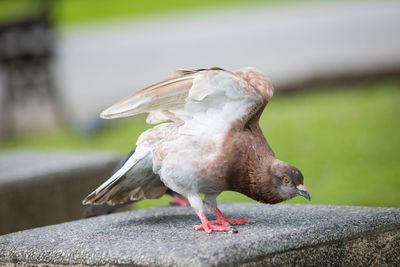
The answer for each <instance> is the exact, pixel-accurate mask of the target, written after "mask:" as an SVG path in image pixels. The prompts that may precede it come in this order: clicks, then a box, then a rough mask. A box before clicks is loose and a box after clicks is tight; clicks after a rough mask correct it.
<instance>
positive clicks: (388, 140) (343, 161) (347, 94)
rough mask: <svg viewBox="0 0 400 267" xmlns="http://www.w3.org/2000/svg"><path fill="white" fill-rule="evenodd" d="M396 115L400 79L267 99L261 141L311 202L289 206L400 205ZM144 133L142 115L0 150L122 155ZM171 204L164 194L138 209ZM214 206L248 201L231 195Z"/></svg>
mask: <svg viewBox="0 0 400 267" xmlns="http://www.w3.org/2000/svg"><path fill="white" fill-rule="evenodd" d="M110 104H111V103H110ZM399 115H400V80H386V81H379V82H374V83H369V84H361V85H357V86H342V87H337V88H326V90H318V91H309V92H305V93H296V94H291V95H280V96H275V97H274V98H272V101H271V103H269V104H268V106H267V108H266V110H265V112H264V114H263V116H262V118H261V125H262V129H263V131H264V135H265V136H266V137H267V140H268V141H269V143H270V145H271V147H272V148H273V149H274V151H275V152H276V155H277V157H278V158H279V159H281V160H284V161H287V162H289V163H291V164H293V165H295V166H296V167H298V168H299V169H300V170H301V171H302V172H303V175H304V177H305V180H304V181H305V184H306V185H307V187H308V189H309V192H310V194H311V197H312V201H311V202H308V201H306V200H304V199H302V198H300V197H296V198H295V199H293V200H290V201H288V202H289V203H311V204H333V205H360V206H385V207H400V194H399V192H400V164H399V162H400V140H399V136H400V134H399V132H400V123H399V117H398V116H399ZM149 127H151V126H150V125H146V124H145V123H144V117H138V118H133V119H124V120H117V121H114V122H113V123H110V124H108V125H107V127H105V128H104V129H103V130H101V131H99V132H97V133H95V134H83V133H76V132H74V131H72V130H69V131H58V132H53V133H48V134H41V135H37V136H33V137H27V138H18V139H14V140H9V141H7V142H3V143H0V149H11V148H40V149H43V148H67V149H96V150H100V149H113V150H117V151H119V152H121V153H122V154H126V153H128V152H129V151H130V149H131V148H132V147H133V146H134V144H135V141H136V139H137V137H138V136H139V134H140V133H141V132H142V131H144V130H145V129H147V128H149ZM95 186H97V185H93V187H95ZM170 200H171V199H170V198H169V197H168V196H165V197H163V198H162V199H160V200H144V201H141V202H139V203H138V204H137V205H136V206H137V207H138V208H145V207H150V206H156V205H166V204H167V203H168V202H169V201H170ZM218 200H219V201H249V199H248V198H246V197H244V196H243V195H240V194H237V193H233V192H225V193H223V194H222V195H221V196H220V197H219V198H218Z"/></svg>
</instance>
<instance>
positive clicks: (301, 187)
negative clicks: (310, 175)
mask: <svg viewBox="0 0 400 267" xmlns="http://www.w3.org/2000/svg"><path fill="white" fill-rule="evenodd" d="M297 192H298V193H299V195H300V196H303V197H305V198H307V199H308V200H311V197H310V194H308V191H307V187H306V186H305V185H302V184H300V185H298V186H297Z"/></svg>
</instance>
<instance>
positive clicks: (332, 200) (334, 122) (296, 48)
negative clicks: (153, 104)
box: [0, 0, 400, 208]
mask: <svg viewBox="0 0 400 267" xmlns="http://www.w3.org/2000/svg"><path fill="white" fill-rule="evenodd" d="M399 27H400V1H335V0H326V1H324V0H320V1H318V0H302V1H290V0H285V1H277V0H268V1H267V0H265V1H261V0H259V1H257V0H250V1H239V0H217V1H211V0H206V1H183V0H168V1H163V0H150V1H130V0H114V1H106V0H97V1H94V0H48V1H46V0H18V1H16V0H1V1H0V87H1V90H0V101H1V102H0V103H1V104H0V105H1V113H0V136H1V137H0V153H1V155H3V157H6V156H7V155H8V154H12V153H14V152H15V151H24V150H29V151H36V152H38V153H42V152H43V151H44V153H52V152H53V151H59V150H63V151H64V150H67V151H93V152H96V151H104V150H107V151H108V150H111V151H116V152H117V153H118V154H119V155H121V157H122V156H124V155H126V154H128V153H129V152H130V150H131V149H132V148H133V147H134V145H135V142H136V140H137V138H138V136H139V135H140V133H142V132H143V131H144V130H146V129H148V128H150V127H151V126H150V125H146V124H145V120H144V117H143V116H137V117H133V118H128V119H120V120H115V121H103V120H100V119H99V117H98V114H99V113H100V112H101V111H102V110H104V109H105V108H107V107H108V106H110V105H111V104H113V103H115V102H116V101H118V100H119V99H121V98H122V97H125V96H127V95H129V94H131V93H133V92H135V91H137V90H139V89H141V88H143V87H144V86H146V85H148V84H150V83H153V82H156V81H159V80H161V79H164V78H166V77H168V76H169V75H170V73H171V72H172V71H173V70H174V69H182V68H188V69H192V68H206V67H212V66H218V67H222V68H226V69H230V70H236V69H239V68H241V67H244V66H253V67H257V68H258V69H260V70H262V71H263V72H265V73H266V74H267V76H269V77H270V78H271V80H272V82H273V84H274V86H275V96H274V97H273V98H272V100H271V102H270V103H269V104H268V106H267V108H266V110H265V112H264V114H263V116H262V119H261V127H262V129H263V131H264V135H265V136H266V138H267V140H268V142H269V143H270V145H271V147H272V148H273V150H274V151H275V153H276V155H277V157H278V158H279V159H281V160H284V161H287V162H289V163H291V164H293V165H295V166H296V167H298V168H299V169H300V170H301V171H302V172H303V175H304V177H305V184H306V185H307V187H308V189H309V192H310V194H311V197H312V201H311V202H310V203H311V204H330V205H360V206H379V207H382V206H383V207H400V193H399V192H400V163H399V162H400V154H399V153H400V152H399V151H400V141H399V131H400V123H399V115H400V76H399V74H400V34H399ZM13 164H15V166H16V167H15V168H21V167H22V168H28V166H19V165H18V162H14V163H13ZM1 168H3V171H1V170H0V173H1V175H2V176H3V177H5V176H7V172H8V171H5V170H6V169H7V166H6V165H5V163H3V164H1V163H0V169H1ZM110 171H111V170H110ZM106 178H107V177H101V180H105V179H106ZM54 179H56V178H54ZM81 179H84V177H81ZM0 180H1V178H0ZM99 184H100V183H99ZM99 184H93V185H92V189H91V190H93V189H95V188H96V187H97V186H98V185H99ZM91 190H90V191H91ZM90 191H87V193H89V192H90ZM43 197H45V196H43ZM170 201H172V199H171V198H170V197H169V196H165V197H163V198H161V199H159V200H144V201H140V202H138V203H136V204H135V205H134V207H135V208H146V207H152V206H160V205H168V203H169V202H170ZM218 201H251V200H250V199H248V198H246V197H244V196H243V195H240V194H237V193H233V192H225V193H223V194H222V195H221V196H220V197H219V198H218ZM288 202H289V203H309V202H306V200H303V199H302V198H295V199H293V200H290V201H288ZM26 208H29V203H27V205H26Z"/></svg>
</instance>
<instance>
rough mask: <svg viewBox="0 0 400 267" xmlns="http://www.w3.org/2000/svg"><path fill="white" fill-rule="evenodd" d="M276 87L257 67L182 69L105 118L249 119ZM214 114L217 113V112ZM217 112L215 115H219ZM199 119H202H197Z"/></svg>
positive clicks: (113, 108) (110, 110) (105, 113)
mask: <svg viewBox="0 0 400 267" xmlns="http://www.w3.org/2000/svg"><path fill="white" fill-rule="evenodd" d="M272 94H273V88H272V85H271V83H270V81H269V80H268V78H266V77H265V75H264V74H262V73H261V72H259V71H258V70H256V69H254V68H244V69H241V70H239V71H237V72H230V71H226V70H223V69H220V68H210V69H200V70H194V71H190V70H179V71H176V72H175V73H174V76H173V77H172V78H169V79H167V80H164V81H161V82H158V83H155V84H152V85H150V86H148V87H146V88H144V89H142V90H140V91H138V92H136V93H135V94H133V95H131V96H129V97H126V98H124V99H123V100H121V101H119V102H118V103H116V104H114V105H113V106H111V107H110V108H108V109H106V110H105V111H103V112H102V113H101V117H102V118H105V119H113V118H120V117H128V116H132V115H136V114H140V113H149V116H148V117H147V120H146V121H147V122H148V123H159V122H162V121H165V120H168V119H169V120H172V121H174V122H177V123H180V124H185V123H186V122H187V121H189V120H193V118H194V117H196V116H197V117H199V116H201V115H197V114H199V113H203V115H204V114H207V113H210V111H217V112H216V113H218V112H222V113H224V112H225V113H224V114H225V115H226V116H225V117H224V120H227V122H228V121H231V120H235V119H238V118H244V119H245V120H248V119H250V117H251V116H252V115H253V114H254V113H256V112H257V111H258V110H259V109H260V108H263V107H264V106H265V104H266V103H267V102H268V100H269V99H270V98H271V97H272ZM213 113H214V112H213ZM216 113H214V114H216ZM197 121H198V120H197Z"/></svg>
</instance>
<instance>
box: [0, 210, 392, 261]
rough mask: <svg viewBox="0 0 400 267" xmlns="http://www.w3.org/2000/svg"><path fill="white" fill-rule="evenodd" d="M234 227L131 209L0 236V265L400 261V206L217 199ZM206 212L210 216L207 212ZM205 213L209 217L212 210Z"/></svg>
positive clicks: (187, 213) (181, 213)
mask: <svg viewBox="0 0 400 267" xmlns="http://www.w3.org/2000/svg"><path fill="white" fill-rule="evenodd" d="M220 207H221V210H222V211H223V212H225V213H226V215H228V216H229V217H232V218H234V217H249V218H250V219H251V224H248V225H241V226H237V227H236V228H237V229H238V231H239V233H237V234H228V233H213V234H206V233H205V232H203V231H199V232H197V231H195V230H194V229H193V226H194V225H195V224H197V223H198V219H197V217H196V215H195V214H194V212H193V211H192V209H191V208H190V207H186V208H183V207H163V208H153V209H147V210H139V211H129V212H123V213H118V214H111V215H105V216H100V217H96V218H91V219H86V220H79V221H74V222H68V223H63V224H58V225H53V226H46V227H42V228H37V229H31V230H26V231H21V232H17V233H12V234H8V235H4V236H1V237H0V263H3V264H5V263H8V264H11V263H19V264H34V263H36V264H38V263H49V264H83V265H104V264H111V265H129V266H131V265H141V266H143V265H144V266H216V265H218V266H235V265H245V266H265V265H324V266H327V265H336V266H337V265H343V266H348V265H360V266H362V265H364V266H365V265H367V264H368V265H371V264H372V265H375V266H385V265H391V266H395V265H397V266H398V265H399V264H400V209H393V208H365V207H338V206H313V205H288V204H280V205H273V206H271V205H264V204H256V203H226V204H225V203H223V204H221V205H220ZM209 216H210V215H209ZM210 218H211V216H210Z"/></svg>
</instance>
